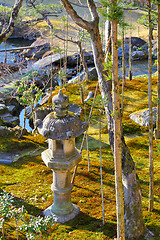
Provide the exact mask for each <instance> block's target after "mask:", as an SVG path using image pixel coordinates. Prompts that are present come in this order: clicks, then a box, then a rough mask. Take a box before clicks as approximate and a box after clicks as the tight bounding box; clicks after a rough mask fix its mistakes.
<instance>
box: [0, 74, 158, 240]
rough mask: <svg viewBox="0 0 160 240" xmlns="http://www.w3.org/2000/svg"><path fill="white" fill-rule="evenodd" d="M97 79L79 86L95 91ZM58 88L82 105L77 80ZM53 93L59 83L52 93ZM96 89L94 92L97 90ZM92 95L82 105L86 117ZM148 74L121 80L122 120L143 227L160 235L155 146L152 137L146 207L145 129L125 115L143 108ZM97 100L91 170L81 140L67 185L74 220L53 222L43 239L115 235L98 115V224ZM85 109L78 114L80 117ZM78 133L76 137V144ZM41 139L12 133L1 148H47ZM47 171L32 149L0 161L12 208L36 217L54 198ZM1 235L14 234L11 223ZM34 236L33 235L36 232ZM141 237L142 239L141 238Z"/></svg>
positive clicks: (0, 180) (108, 158) (0, 181)
mask: <svg viewBox="0 0 160 240" xmlns="http://www.w3.org/2000/svg"><path fill="white" fill-rule="evenodd" d="M156 81H157V79H156V77H154V79H153V84H154V86H153V92H154V93H155V94H156ZM96 84H97V83H96V82H87V83H85V84H84V85H83V87H84V89H85V96H86V95H87V94H88V92H89V91H94V89H95V86H96ZM63 92H64V93H65V94H67V95H69V97H70V102H71V103H77V104H78V105H81V106H82V104H81V99H80V94H79V85H77V84H73V85H71V86H67V88H66V90H65V89H63ZM57 93H58V87H57V88H56V90H55V92H54V93H53V94H57ZM98 94H100V93H99V91H98ZM92 100H93V99H90V100H89V101H88V102H87V103H86V104H85V108H86V112H87V117H88V113H89V111H90V108H91V105H92ZM147 101H148V100H147V78H135V79H133V80H132V81H128V80H126V85H125V96H124V115H123V125H124V133H125V135H126V141H127V145H128V146H129V149H130V152H131V155H132V157H133V159H134V161H135V165H136V169H137V174H138V178H139V181H140V187H141V191H142V207H143V216H144V221H145V224H146V227H147V228H148V229H149V230H151V231H152V232H153V233H154V234H155V238H154V239H156V240H158V239H160V187H159V186H160V174H159V173H160V165H159V155H160V152H159V151H158V147H157V146H158V145H160V141H159V140H154V199H155V201H154V210H153V212H148V204H149V199H148V192H149V159H148V155H149V154H148V129H147V128H144V127H141V126H139V125H138V124H135V123H134V122H133V121H132V120H130V119H129V117H128V116H129V114H130V113H131V112H134V111H138V110H140V109H143V108H144V107H147ZM99 107H100V104H99V102H96V103H95V107H94V111H93V117H92V120H91V126H90V128H89V131H88V139H89V156H90V172H88V166H87V165H88V159H87V150H86V145H84V150H83V152H82V156H83V157H82V161H81V162H80V164H79V167H78V171H77V175H76V178H75V184H74V186H73V190H72V202H73V203H74V204H77V205H78V206H79V207H80V209H81V212H80V214H79V215H78V216H77V217H76V218H75V219H73V220H71V221H69V222H67V223H64V224H58V223H56V224H55V225H54V226H53V227H52V228H51V229H50V230H49V231H47V232H45V233H43V239H76V240H77V239H108V240H109V239H114V238H115V237H116V199H115V188H114V160H113V156H112V152H111V149H110V146H109V141H108V133H107V126H106V120H105V117H104V116H102V161H103V190H104V208H105V225H104V226H103V224H102V204H101V180H100V155H99ZM84 118H85V117H84V111H83V113H82V119H84ZM81 140H82V137H80V138H78V139H76V144H77V147H78V148H80V145H81ZM44 141H45V139H44V138H42V137H41V136H40V135H36V136H32V135H30V134H28V135H25V136H24V138H23V140H22V141H18V139H17V137H16V136H13V135H11V136H3V137H1V138H0V151H1V152H15V151H18V150H24V149H30V148H31V149H34V148H37V147H39V148H40V149H42V151H43V149H44V148H47V144H46V143H45V142H44ZM51 184H52V172H51V170H50V169H49V168H47V167H46V166H45V164H44V163H43V161H42V159H41V156H40V155H39V156H34V155H32V152H31V153H30V155H28V156H27V155H26V156H25V157H22V158H21V159H19V161H18V162H15V163H12V164H10V165H0V191H7V192H9V193H12V194H13V196H14V197H15V199H14V200H15V201H14V204H15V206H16V207H20V206H21V205H24V206H25V208H26V210H27V211H28V213H29V214H31V215H33V216H38V215H41V214H42V210H44V209H46V208H47V207H48V206H50V205H51V204H52V203H53V194H52V191H51V189H50V187H51ZM5 227H6V231H5V235H6V239H8V240H11V239H16V231H15V222H14V221H9V222H6V223H5ZM19 238H20V239H25V235H24V233H22V232H21V231H19ZM37 239H38V237H37ZM141 239H144V238H141Z"/></svg>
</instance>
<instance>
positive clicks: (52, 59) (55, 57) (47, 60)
mask: <svg viewBox="0 0 160 240" xmlns="http://www.w3.org/2000/svg"><path fill="white" fill-rule="evenodd" d="M63 58H64V54H59V53H57V54H52V55H50V56H47V57H44V58H42V59H40V60H38V61H37V62H35V63H33V65H32V66H31V68H32V69H33V70H38V69H41V68H45V67H47V66H50V65H51V63H52V64H53V63H56V62H57V61H59V60H60V59H63Z"/></svg>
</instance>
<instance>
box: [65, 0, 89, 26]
mask: <svg viewBox="0 0 160 240" xmlns="http://www.w3.org/2000/svg"><path fill="white" fill-rule="evenodd" d="M61 2H62V4H63V6H64V8H65V9H66V11H67V13H68V14H69V15H70V16H71V18H72V19H73V21H74V22H75V23H76V24H77V25H78V26H80V27H81V28H83V29H86V30H89V29H90V28H91V23H90V22H88V21H86V20H84V19H82V18H81V17H80V16H79V15H78V14H77V12H76V11H75V10H74V8H73V7H72V5H71V3H70V2H69V1H68V0H61Z"/></svg>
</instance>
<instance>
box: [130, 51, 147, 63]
mask: <svg viewBox="0 0 160 240" xmlns="http://www.w3.org/2000/svg"><path fill="white" fill-rule="evenodd" d="M131 56H132V60H133V61H136V60H144V59H147V58H148V55H147V54H146V53H145V51H143V50H136V51H134V52H133V53H132V55H131Z"/></svg>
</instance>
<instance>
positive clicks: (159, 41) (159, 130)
mask: <svg viewBox="0 0 160 240" xmlns="http://www.w3.org/2000/svg"><path fill="white" fill-rule="evenodd" d="M157 28H158V38H157V44H158V51H157V58H158V64H157V69H158V81H157V122H156V134H155V137H156V139H160V3H158V26H157Z"/></svg>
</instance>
